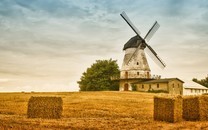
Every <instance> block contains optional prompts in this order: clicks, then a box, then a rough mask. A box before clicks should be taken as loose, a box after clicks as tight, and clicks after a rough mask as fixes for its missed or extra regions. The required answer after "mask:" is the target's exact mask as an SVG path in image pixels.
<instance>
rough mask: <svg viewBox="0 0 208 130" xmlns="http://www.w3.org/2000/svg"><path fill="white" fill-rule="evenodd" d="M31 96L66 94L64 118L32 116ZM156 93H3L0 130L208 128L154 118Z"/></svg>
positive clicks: (195, 123) (207, 127)
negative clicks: (30, 112)
mask: <svg viewBox="0 0 208 130" xmlns="http://www.w3.org/2000/svg"><path fill="white" fill-rule="evenodd" d="M31 96H57V97H62V99H63V112H62V118H61V119H41V118H32V119H30V118H29V119H28V118H27V103H28V101H29V98H30V97H31ZM154 96H155V94H149V93H140V92H74V93H73V92H71V93H1V94H0V129H25V130H30V129H141V130H144V129H151V130H153V129H154V130H155V129H164V130H166V129H172V130H175V129H208V123H207V122H203V121H201V122H188V121H183V122H179V123H174V124H173V123H166V122H159V121H154V120H153V97H154Z"/></svg>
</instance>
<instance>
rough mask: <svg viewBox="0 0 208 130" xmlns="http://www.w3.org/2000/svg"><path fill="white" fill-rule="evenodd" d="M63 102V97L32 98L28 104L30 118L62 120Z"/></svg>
mask: <svg viewBox="0 0 208 130" xmlns="http://www.w3.org/2000/svg"><path fill="white" fill-rule="evenodd" d="M62 111H63V101H62V98H61V97H31V98H30V99H29V102H28V110H27V116H28V118H48V119H57V118H61V114H62Z"/></svg>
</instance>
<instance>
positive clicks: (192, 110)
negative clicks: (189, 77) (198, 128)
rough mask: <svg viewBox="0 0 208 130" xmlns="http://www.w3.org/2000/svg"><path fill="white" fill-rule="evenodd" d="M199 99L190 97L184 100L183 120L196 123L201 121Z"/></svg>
mask: <svg viewBox="0 0 208 130" xmlns="http://www.w3.org/2000/svg"><path fill="white" fill-rule="evenodd" d="M199 111H200V110H199V97H198V96H189V97H184V98H183V119H185V120H190V121H196V120H199V118H200V114H199Z"/></svg>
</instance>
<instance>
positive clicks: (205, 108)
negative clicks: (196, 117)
mask: <svg viewBox="0 0 208 130" xmlns="http://www.w3.org/2000/svg"><path fill="white" fill-rule="evenodd" d="M199 103H200V120H201V121H208V95H203V96H201V97H200V98H199Z"/></svg>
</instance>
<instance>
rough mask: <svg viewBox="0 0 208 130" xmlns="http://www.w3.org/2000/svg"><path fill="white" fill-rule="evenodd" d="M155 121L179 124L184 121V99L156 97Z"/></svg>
mask: <svg viewBox="0 0 208 130" xmlns="http://www.w3.org/2000/svg"><path fill="white" fill-rule="evenodd" d="M154 120H158V121H167V122H172V123H174V122H179V121H181V120H182V97H181V96H171V97H158V96H155V97H154Z"/></svg>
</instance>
